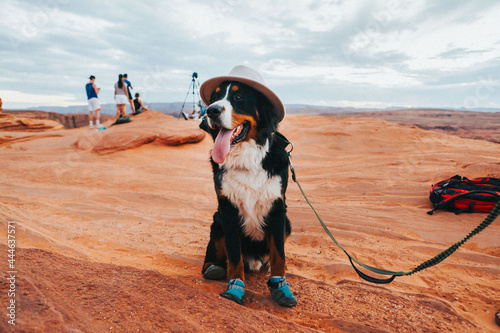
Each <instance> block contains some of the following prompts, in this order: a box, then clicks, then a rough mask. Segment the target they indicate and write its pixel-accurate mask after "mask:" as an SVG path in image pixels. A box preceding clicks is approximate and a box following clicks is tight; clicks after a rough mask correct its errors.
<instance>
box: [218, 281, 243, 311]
mask: <svg viewBox="0 0 500 333" xmlns="http://www.w3.org/2000/svg"><path fill="white" fill-rule="evenodd" d="M220 295H221V296H222V297H224V298H227V299H230V300H231V301H234V302H236V303H238V304H239V305H243V298H244V297H245V283H243V281H241V280H240V279H232V280H229V285H228V287H227V290H226V291H225V292H223V293H222V294H220Z"/></svg>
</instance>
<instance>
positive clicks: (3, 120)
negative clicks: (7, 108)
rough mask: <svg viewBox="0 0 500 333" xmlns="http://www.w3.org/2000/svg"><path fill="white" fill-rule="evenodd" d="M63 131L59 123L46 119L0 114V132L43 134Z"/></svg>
mask: <svg viewBox="0 0 500 333" xmlns="http://www.w3.org/2000/svg"><path fill="white" fill-rule="evenodd" d="M61 129H64V126H63V125H61V123H59V122H57V121H53V120H48V119H31V118H23V117H15V116H13V115H11V114H8V113H0V131H9V132H12V131H23V132H43V131H53V130H61Z"/></svg>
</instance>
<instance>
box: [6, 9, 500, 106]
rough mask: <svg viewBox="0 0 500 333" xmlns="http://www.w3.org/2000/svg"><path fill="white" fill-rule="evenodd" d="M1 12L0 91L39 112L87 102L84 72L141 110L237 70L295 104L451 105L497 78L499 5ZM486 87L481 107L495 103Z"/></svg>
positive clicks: (105, 93) (498, 98)
mask: <svg viewBox="0 0 500 333" xmlns="http://www.w3.org/2000/svg"><path fill="white" fill-rule="evenodd" d="M2 10H3V12H5V13H9V15H5V17H4V18H3V20H1V21H0V29H2V31H5V33H4V34H1V35H0V89H1V90H2V94H3V93H4V92H5V91H10V93H9V94H10V95H11V96H14V97H15V96H18V97H19V96H22V98H17V97H16V98H17V99H18V100H22V99H25V100H29V101H30V103H31V102H32V101H33V100H34V99H35V98H38V97H40V102H39V103H38V104H39V105H40V104H46V103H47V102H48V101H47V100H46V99H45V97H44V96H48V95H49V94H50V95H51V96H52V97H51V98H50V100H53V102H51V103H50V104H53V105H63V104H65V103H66V104H71V103H74V101H84V96H83V93H82V91H83V90H82V89H83V88H82V87H83V85H84V84H85V83H86V80H87V78H88V76H89V75H90V74H94V75H96V76H97V78H98V81H99V85H100V86H101V87H102V93H101V94H102V96H100V97H101V99H102V101H103V103H106V102H112V86H113V84H114V82H115V81H116V77H117V75H118V73H123V72H127V73H128V74H129V75H130V77H131V81H132V82H133V83H134V84H135V85H136V86H137V87H141V89H143V90H144V91H143V92H142V93H144V94H145V95H146V96H147V99H148V101H149V102H171V101H179V100H182V99H183V98H184V95H185V90H186V89H187V85H188V83H189V79H190V76H191V73H192V72H193V71H197V72H198V73H199V77H200V80H201V82H203V80H206V79H208V78H209V77H210V76H215V75H221V74H226V73H227V72H229V70H230V69H231V68H232V67H233V66H234V65H237V64H247V65H249V66H251V67H254V68H256V69H257V70H259V71H261V72H262V74H263V76H264V78H265V80H266V82H267V83H268V84H269V85H270V86H271V87H272V88H273V89H276V90H277V91H279V92H280V97H281V98H282V99H283V100H284V101H293V102H294V103H301V101H306V100H307V101H309V100H311V99H312V100H317V101H325V102H332V103H338V104H341V105H348V102H349V101H351V102H352V103H354V104H356V103H365V104H366V105H377V103H382V104H386V105H391V104H394V103H397V104H399V105H417V104H418V103H425V104H426V106H432V105H428V103H431V102H432V103H435V104H439V105H454V104H456V103H457V101H458V102H460V99H462V96H463V95H464V94H465V95H467V94H469V95H471V94H472V95H473V94H474V89H476V88H477V85H478V84H479V83H477V82H478V81H480V80H481V77H489V75H490V74H491V75H493V78H492V80H493V81H495V82H498V81H499V80H500V77H499V75H500V73H498V70H497V69H498V68H500V59H499V57H498V55H499V54H500V35H498V33H497V31H498V29H497V25H498V24H497V21H498V17H499V16H500V3H497V2H493V1H486V0H485V1H483V2H482V3H481V4H479V3H478V2H467V1H458V2H453V3H452V2H450V1H443V2H427V1H410V0H401V1H389V2H387V1H383V0H376V1H375V0H374V1H370V2H366V1H338V0H307V1H285V0H277V1H273V2H269V1H264V0H258V1H252V2H246V1H243V0H214V1H211V2H206V1H201V0H171V1H168V2H167V1H149V2H144V3H136V2H133V1H131V0H122V1H120V2H98V1H95V0H88V1H86V2H72V1H67V0H51V1H48V2H36V3H34V2H28V1H24V2H20V1H9V2H6V3H5V4H3V7H2ZM495 68H496V69H495ZM298 85H301V89H297V86H298ZM494 89H496V90H495V93H492V94H489V95H488V97H487V98H485V99H481V100H480V105H485V106H486V105H488V106H491V105H500V94H498V91H500V87H498V85H497V86H494ZM12 91H17V92H19V94H24V95H12ZM331 91H335V94H338V95H336V96H335V97H334V98H333V97H331V96H321V95H320V94H321V93H322V94H329V93H330V92H331ZM367 92H371V93H372V95H371V96H370V98H368V97H366V93H367ZM312 95H314V97H313V98H311V96H312ZM327 97H328V98H327ZM2 98H5V97H4V96H2ZM365 100H367V101H365ZM395 100H396V101H395ZM346 103H347V104H346ZM80 104H81V103H80ZM356 105H357V104H356ZM360 105H362V104H360Z"/></svg>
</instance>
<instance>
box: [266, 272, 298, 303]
mask: <svg viewBox="0 0 500 333" xmlns="http://www.w3.org/2000/svg"><path fill="white" fill-rule="evenodd" d="M267 286H268V287H269V288H270V289H271V298H272V299H273V300H274V301H275V302H276V303H278V304H279V305H281V306H287V307H292V306H295V304H297V299H296V298H295V296H293V294H292V292H291V290H290V287H289V285H288V283H287V282H286V278H285V277H284V276H272V277H271V278H270V279H269V281H267Z"/></svg>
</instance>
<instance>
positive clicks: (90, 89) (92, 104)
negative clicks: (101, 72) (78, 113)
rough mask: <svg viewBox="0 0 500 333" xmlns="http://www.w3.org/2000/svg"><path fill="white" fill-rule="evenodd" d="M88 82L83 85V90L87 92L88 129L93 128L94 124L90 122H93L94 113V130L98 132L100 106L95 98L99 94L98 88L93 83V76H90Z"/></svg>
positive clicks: (99, 126)
mask: <svg viewBox="0 0 500 333" xmlns="http://www.w3.org/2000/svg"><path fill="white" fill-rule="evenodd" d="M89 80H90V82H89V83H87V84H86V85H85V90H86V91H87V99H88V102H89V109H88V110H89V127H90V129H92V128H94V124H93V122H92V120H93V113H94V111H95V125H96V129H97V130H99V129H100V128H101V123H100V120H99V118H100V115H99V111H100V110H101V104H100V103H99V98H98V97H97V94H99V90H100V88H97V87H96V85H95V83H94V81H95V76H94V75H91V76H90V77H89Z"/></svg>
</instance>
